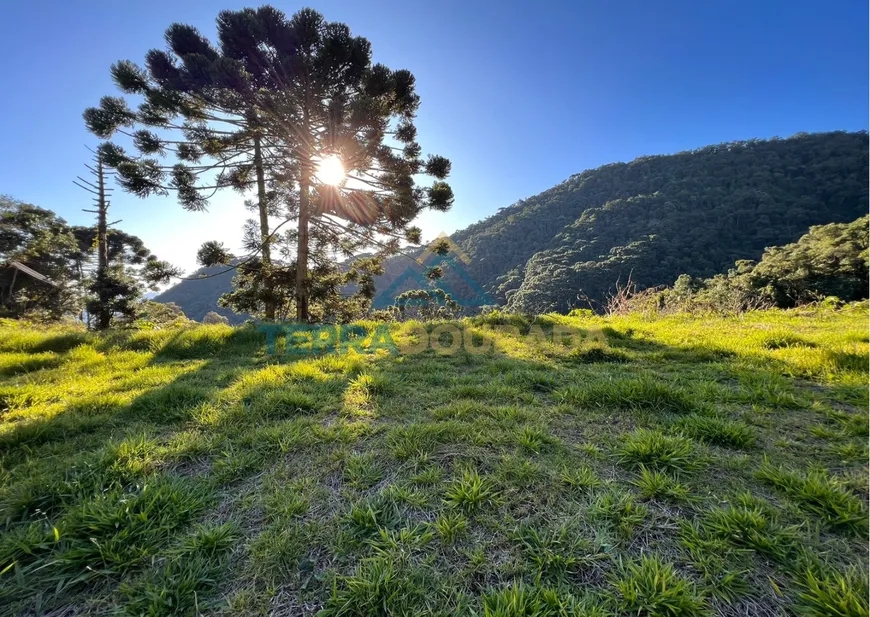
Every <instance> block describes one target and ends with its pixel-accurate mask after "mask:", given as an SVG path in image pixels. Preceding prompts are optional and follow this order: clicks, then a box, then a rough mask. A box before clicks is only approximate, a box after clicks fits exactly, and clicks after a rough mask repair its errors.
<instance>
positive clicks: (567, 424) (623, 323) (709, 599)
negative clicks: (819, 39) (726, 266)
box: [0, 307, 870, 617]
mask: <svg viewBox="0 0 870 617" xmlns="http://www.w3.org/2000/svg"><path fill="white" fill-rule="evenodd" d="M867 318H868V314H867V309H866V307H849V308H847V309H844V310H839V311H834V310H828V309H803V310H796V311H769V312H758V313H749V314H746V315H742V316H739V317H719V316H707V317H697V316H688V315H677V316H671V317H665V318H652V319H651V318H648V317H641V316H628V317H613V318H600V317H592V316H579V317H574V318H567V317H561V316H557V315H543V316H538V317H536V318H534V319H531V318H527V317H521V316H511V315H503V314H499V315H494V316H482V317H476V318H473V319H469V320H464V321H461V322H457V324H456V325H459V326H462V327H469V328H473V329H474V331H475V333H476V334H477V335H479V336H487V337H490V338H492V339H493V340H494V342H495V349H494V350H493V351H490V352H487V353H482V354H475V353H464V352H460V353H457V354H454V355H443V354H436V353H434V352H432V351H429V352H425V353H421V354H417V355H406V356H393V355H390V354H389V353H385V352H381V353H378V354H372V355H360V354H343V353H320V354H318V355H312V356H282V355H277V356H270V355H269V354H267V353H266V351H265V337H264V335H263V334H261V333H258V332H257V331H256V328H254V327H250V326H246V327H239V328H232V327H227V326H191V327H188V328H184V329H177V330H173V329H168V330H154V331H117V332H110V333H107V334H104V335H97V334H93V333H87V332H83V331H79V330H75V329H71V328H59V327H57V328H48V329H39V328H32V327H23V326H21V327H20V326H18V325H16V324H14V323H12V322H8V321H7V322H3V323H2V324H0V615H10V616H11V615H29V614H34V615H35V614H61V613H63V614H130V615H190V616H193V615H199V614H208V615H234V616H235V615H241V616H251V617H253V616H255V615H268V614H298V613H304V614H312V615H313V614H317V613H318V612H319V611H322V613H321V614H322V615H324V616H328V615H347V616H350V615H353V616H360V617H374V616H378V615H409V616H411V615H413V616H418V615H422V616H431V617H435V616H447V615H467V616H469V617H470V616H473V615H474V616H477V615H480V616H482V615H487V616H491V617H514V616H526V617H529V616H532V617H567V616H581V615H582V616H584V617H616V616H617V615H647V616H667V617H676V616H695V615H734V614H747V613H751V612H753V611H754V612H756V613H758V614H765V615H775V614H784V615H789V614H795V615H836V616H849V617H852V616H858V615H867V582H866V581H867V571H868V568H867V553H866V540H867V535H868V534H867V529H868V521H867V518H868V512H867V506H866V503H867V498H868V491H867V479H868V469H867V440H868V416H867V409H868V406H870V401H868V394H867V387H866V385H867V382H868V368H867V360H866V359H867V352H868V342H867V341H868V336H867ZM360 325H362V326H363V327H364V328H366V329H367V331H368V332H372V331H373V328H374V326H375V324H373V323H368V322H366V323H362V324H360ZM420 325H421V324H415V323H405V324H393V325H391V326H390V328H391V332H392V335H393V336H394V338H395V340H396V341H397V342H398V343H400V344H402V343H403V342H407V341H408V340H409V339H410V337H412V336H416V334H414V328H419V327H420ZM424 326H425V327H431V326H430V325H424ZM502 326H510V327H515V328H516V329H515V330H510V329H509V328H508V329H505V328H502ZM554 326H560V327H575V328H577V329H579V330H580V331H583V332H590V331H593V330H596V329H597V330H603V331H604V332H605V334H606V341H605V340H602V339H601V338H600V337H598V338H595V340H590V342H589V344H588V345H587V346H585V347H576V346H574V347H572V346H571V345H565V344H562V343H563V341H558V342H557V344H553V343H551V342H548V341H547V340H546V339H545V337H544V336H543V335H545V334H546V333H547V332H549V331H550V330H551V329H552V328H553V327H554ZM498 328H501V329H498ZM524 333H529V335H530V336H531V337H532V338H524V337H523V336H522V334H524ZM417 334H419V330H418V331H417ZM579 338H582V337H579Z"/></svg>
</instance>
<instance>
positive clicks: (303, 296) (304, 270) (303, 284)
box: [296, 91, 313, 323]
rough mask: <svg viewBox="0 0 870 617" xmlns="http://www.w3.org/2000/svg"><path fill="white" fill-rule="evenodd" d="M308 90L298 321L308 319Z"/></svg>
mask: <svg viewBox="0 0 870 617" xmlns="http://www.w3.org/2000/svg"><path fill="white" fill-rule="evenodd" d="M309 102H310V99H309V96H308V92H307V91H306V93H305V105H304V106H303V108H302V134H303V135H305V142H303V143H302V156H301V157H300V163H301V165H300V170H299V240H298V244H297V249H296V320H297V321H299V322H300V323H306V322H307V321H308V212H309V198H310V195H309V193H308V191H309V189H310V187H311V143H312V142H313V140H311V137H310V135H311V125H310V122H309V116H308V109H309Z"/></svg>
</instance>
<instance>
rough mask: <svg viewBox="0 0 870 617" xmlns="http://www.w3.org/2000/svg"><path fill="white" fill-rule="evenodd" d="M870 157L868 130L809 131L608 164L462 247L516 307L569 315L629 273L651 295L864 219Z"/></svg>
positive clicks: (478, 273)
mask: <svg viewBox="0 0 870 617" xmlns="http://www.w3.org/2000/svg"><path fill="white" fill-rule="evenodd" d="M867 148H868V140H867V134H866V133H863V132H862V133H823V134H814V135H806V134H803V135H796V136H794V137H792V138H789V139H782V140H770V141H760V140H754V141H747V142H735V143H731V144H721V145H717V146H709V147H707V148H701V149H699V150H695V151H691V152H683V153H680V154H675V155H669V156H652V157H644V158H640V159H637V160H635V161H632V162H631V163H619V164H614V165H607V166H604V167H601V168H599V169H595V170H591V171H586V172H583V173H582V174H578V175H576V176H573V177H571V178H570V179H569V180H567V181H566V182H564V183H562V184H560V185H559V186H556V187H554V188H552V189H550V190H549V191H546V192H544V193H541V194H540V195H537V196H535V197H532V198H530V199H527V200H524V201H522V202H520V203H518V204H516V205H514V206H512V207H510V208H507V209H505V210H503V211H502V212H500V213H499V214H498V215H496V216H494V217H491V218H489V219H487V220H485V221H482V222H481V223H478V224H477V225H472V226H471V227H469V228H468V229H466V230H464V231H462V232H458V233H457V234H455V235H454V238H455V239H456V241H457V242H458V243H459V245H460V246H461V247H462V248H463V249H464V250H465V251H466V252H467V253H468V255H469V256H470V257H471V258H472V262H471V264H470V265H469V267H468V270H469V272H470V273H471V274H472V275H473V276H474V277H475V278H477V280H478V281H480V282H481V284H483V285H484V286H485V287H488V288H489V289H491V290H492V291H493V292H494V293H496V294H497V295H498V296H499V297H500V298H501V299H503V300H506V301H507V303H508V309H509V310H512V311H519V312H527V313H535V312H541V311H549V310H558V311H565V310H567V309H569V308H571V307H574V306H587V304H586V303H585V302H584V301H583V299H581V298H578V296H588V297H589V298H590V299H592V300H600V299H601V298H602V297H603V296H604V295H605V294H606V293H607V291H608V290H609V289H610V288H611V287H612V286H613V285H614V284H615V282H616V281H617V280H619V279H622V281H625V280H626V278H627V277H628V276H629V274H631V276H632V279H633V280H634V281H635V282H636V283H638V284H639V285H640V286H641V287H648V286H654V285H661V284H670V283H672V282H673V281H674V279H676V277H677V276H679V275H680V274H682V273H688V274H690V275H693V276H701V277H709V276H712V275H714V274H716V273H718V272H721V271H723V270H725V269H726V268H728V267H730V266H731V265H732V264H733V263H734V262H735V261H736V260H738V259H758V258H760V257H761V254H762V252H763V251H764V249H765V248H766V247H768V246H775V245H782V244H787V243H789V242H794V241H795V240H797V239H798V238H799V237H800V236H802V235H803V234H805V233H806V232H807V230H808V229H809V227H810V226H811V225H819V224H826V223H833V222H837V223H847V222H851V221H853V220H855V219H856V218H858V217H859V216H862V215H863V214H866V212H867V209H868V188H867V175H868V158H867ZM512 270H514V272H511V271H512ZM499 277H504V278H502V279H500V280H499Z"/></svg>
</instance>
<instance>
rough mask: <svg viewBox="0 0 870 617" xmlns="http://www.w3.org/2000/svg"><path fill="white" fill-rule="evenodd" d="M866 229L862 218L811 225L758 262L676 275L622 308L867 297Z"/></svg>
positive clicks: (729, 306) (735, 308)
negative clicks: (701, 274) (701, 276)
mask: <svg viewBox="0 0 870 617" xmlns="http://www.w3.org/2000/svg"><path fill="white" fill-rule="evenodd" d="M868 226H870V217H867V216H863V217H861V218H859V219H857V220H855V221H853V222H851V223H848V224H839V223H831V224H829V225H819V226H816V227H811V228H810V231H809V233H807V234H805V235H803V236H801V238H800V239H799V240H798V241H797V242H795V243H793V244H787V245H785V246H774V247H769V248H766V249H765V250H764V255H762V257H761V261H759V262H758V263H756V262H754V261H749V260H740V261H737V263H736V264H735V267H734V268H732V269H730V270H728V272H727V273H726V274H717V275H716V276H714V277H713V278H710V279H706V280H698V279H695V278H693V277H691V276H689V275H687V274H682V275H680V277H679V278H677V280H676V282H675V283H674V285H673V287H671V288H669V289H666V290H664V291H662V292H656V293H647V294H639V295H636V296H635V297H633V298H631V299H630V300H628V301H627V302H626V303H625V306H624V307H623V308H624V310H623V311H621V312H629V311H632V310H648V311H649V310H655V311H695V312H698V311H720V312H721V311H724V312H741V311H746V310H751V309H755V308H761V307H774V306H775V307H780V308H789V307H793V306H799V305H802V304H807V303H809V302H814V301H819V300H822V299H824V298H835V299H836V301H837V302H852V301H855V300H861V299H864V298H866V297H867V289H868V278H867V272H868V266H870V262H868V236H870V232H868Z"/></svg>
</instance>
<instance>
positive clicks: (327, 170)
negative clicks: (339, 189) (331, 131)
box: [317, 155, 345, 186]
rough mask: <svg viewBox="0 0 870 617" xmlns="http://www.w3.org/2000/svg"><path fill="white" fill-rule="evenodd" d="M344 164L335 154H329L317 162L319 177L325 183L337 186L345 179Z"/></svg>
mask: <svg viewBox="0 0 870 617" xmlns="http://www.w3.org/2000/svg"><path fill="white" fill-rule="evenodd" d="M344 175H345V174H344V165H342V164H341V159H340V158H338V157H337V156H335V155H332V156H327V157H325V158H323V159H321V160H320V162H319V163H318V164H317V179H318V180H320V181H321V182H322V183H323V184H331V185H332V186H335V185H337V184H341V181H342V180H344Z"/></svg>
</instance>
